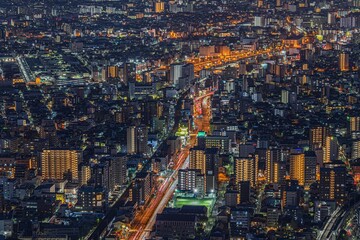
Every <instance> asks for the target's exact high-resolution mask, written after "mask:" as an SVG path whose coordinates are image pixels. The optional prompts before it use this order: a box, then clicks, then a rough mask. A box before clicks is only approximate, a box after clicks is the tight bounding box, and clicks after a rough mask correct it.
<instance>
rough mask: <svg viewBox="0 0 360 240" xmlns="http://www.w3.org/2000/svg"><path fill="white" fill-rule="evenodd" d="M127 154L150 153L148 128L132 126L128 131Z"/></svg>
mask: <svg viewBox="0 0 360 240" xmlns="http://www.w3.org/2000/svg"><path fill="white" fill-rule="evenodd" d="M126 140H127V153H128V154H147V153H148V129H147V127H146V126H143V125H141V126H130V127H128V128H127V131H126Z"/></svg>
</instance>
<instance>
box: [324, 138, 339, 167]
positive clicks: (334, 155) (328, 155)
mask: <svg viewBox="0 0 360 240" xmlns="http://www.w3.org/2000/svg"><path fill="white" fill-rule="evenodd" d="M325 139H326V141H325V146H324V157H323V162H324V163H329V162H331V161H335V160H337V159H338V155H339V147H338V142H337V139H336V137H333V136H326V138H325Z"/></svg>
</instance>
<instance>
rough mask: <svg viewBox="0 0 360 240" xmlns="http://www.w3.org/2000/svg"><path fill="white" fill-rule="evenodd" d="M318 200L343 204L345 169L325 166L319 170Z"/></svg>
mask: <svg viewBox="0 0 360 240" xmlns="http://www.w3.org/2000/svg"><path fill="white" fill-rule="evenodd" d="M319 186H320V199H321V200H325V201H336V202H338V203H343V202H344V201H345V199H346V167H345V166H331V164H326V165H325V167H323V168H321V169H320V185H319Z"/></svg>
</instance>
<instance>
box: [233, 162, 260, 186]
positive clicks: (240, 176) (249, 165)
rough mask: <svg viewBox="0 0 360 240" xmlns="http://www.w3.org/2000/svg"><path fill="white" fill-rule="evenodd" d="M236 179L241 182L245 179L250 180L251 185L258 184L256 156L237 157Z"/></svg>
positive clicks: (237, 182) (235, 163)
mask: <svg viewBox="0 0 360 240" xmlns="http://www.w3.org/2000/svg"><path fill="white" fill-rule="evenodd" d="M234 165H235V181H236V184H239V183H240V182H243V181H249V182H250V185H251V187H254V186H255V185H256V172H257V169H256V164H255V158H254V157H248V158H235V159H234Z"/></svg>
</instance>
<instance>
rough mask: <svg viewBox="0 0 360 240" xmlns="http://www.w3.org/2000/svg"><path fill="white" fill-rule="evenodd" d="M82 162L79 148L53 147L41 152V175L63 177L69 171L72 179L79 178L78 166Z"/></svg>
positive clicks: (52, 177)
mask: <svg viewBox="0 0 360 240" xmlns="http://www.w3.org/2000/svg"><path fill="white" fill-rule="evenodd" d="M81 162H82V152H81V151H79V150H68V149H54V150H43V151H42V152H41V175H42V177H43V179H63V178H64V174H67V173H71V178H72V179H73V180H74V181H77V180H79V172H78V166H79V163H81Z"/></svg>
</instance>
